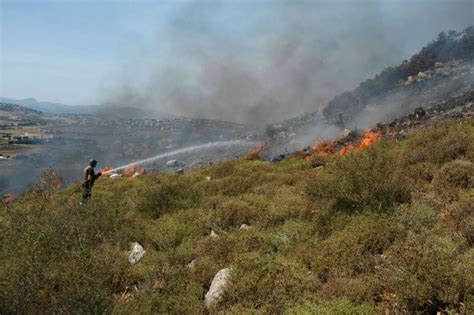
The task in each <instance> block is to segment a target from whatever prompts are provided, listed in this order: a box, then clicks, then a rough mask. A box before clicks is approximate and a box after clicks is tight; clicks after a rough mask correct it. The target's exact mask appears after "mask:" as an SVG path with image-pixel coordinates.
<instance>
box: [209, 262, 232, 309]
mask: <svg viewBox="0 0 474 315" xmlns="http://www.w3.org/2000/svg"><path fill="white" fill-rule="evenodd" d="M229 278H230V269H229V268H224V269H221V270H219V271H218V272H217V273H216V275H215V276H214V279H212V283H211V287H210V288H209V291H207V293H206V296H205V297H204V303H205V305H206V308H207V309H212V308H214V307H215V306H216V305H217V303H219V302H220V301H221V299H222V295H223V294H224V291H225V290H226V288H227V282H228V281H229Z"/></svg>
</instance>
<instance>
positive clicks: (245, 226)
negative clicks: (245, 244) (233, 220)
mask: <svg viewBox="0 0 474 315" xmlns="http://www.w3.org/2000/svg"><path fill="white" fill-rule="evenodd" d="M248 229H250V226H248V225H247V224H245V223H244V224H242V225H241V226H240V228H239V230H248Z"/></svg>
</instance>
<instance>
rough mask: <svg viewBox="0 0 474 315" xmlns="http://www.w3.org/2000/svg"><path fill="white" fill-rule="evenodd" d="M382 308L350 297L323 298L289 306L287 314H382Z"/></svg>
mask: <svg viewBox="0 0 474 315" xmlns="http://www.w3.org/2000/svg"><path fill="white" fill-rule="evenodd" d="M380 312H381V310H380V309H379V308H378V307H376V306H375V305H373V304H370V303H363V304H353V303H351V302H350V301H349V300H348V299H345V298H341V299H335V300H329V301H325V300H321V301H319V302H317V303H306V304H302V305H298V306H293V307H289V308H287V309H286V311H285V314H288V315H291V314H295V315H296V314H308V315H309V314H318V315H333V314H337V315H353V314H360V315H371V314H374V315H375V314H380Z"/></svg>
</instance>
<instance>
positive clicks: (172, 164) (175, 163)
mask: <svg viewBox="0 0 474 315" xmlns="http://www.w3.org/2000/svg"><path fill="white" fill-rule="evenodd" d="M177 165H178V160H169V161H168V162H166V166H177Z"/></svg>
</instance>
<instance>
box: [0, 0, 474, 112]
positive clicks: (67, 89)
mask: <svg viewBox="0 0 474 315" xmlns="http://www.w3.org/2000/svg"><path fill="white" fill-rule="evenodd" d="M473 2H474V1H473V0H423V1H417V0H398V1H397V0H384V1H382V0H378V1H377V0H371V1H364V0H331V1H329V0H326V1H316V0H315V1H286V2H285V1H270V0H266V1H257V0H242V1H237V0H233V1H192V2H191V1H140V0H135V1H132V0H130V1H126V0H123V1H118V0H117V1H81V0H76V1H74V0H64V1H59V0H58V1H43V0H35V1H21V0H17V1H8V0H0V3H1V16H0V27H1V49H0V54H1V57H0V61H1V64H0V66H1V70H0V75H1V76H0V96H4V97H12V98H27V97H34V98H37V99H39V100H47V101H53V102H62V103H67V104H91V103H98V102H128V101H129V102H131V103H140V102H144V103H148V104H149V103H153V102H157V103H160V104H162V105H160V106H161V107H160V109H163V110H167V111H173V109H174V108H179V109H178V110H177V111H178V112H186V111H188V110H190V108H191V107H192V106H194V103H193V102H194V100H197V101H196V102H197V103H198V105H196V110H199V111H201V110H207V109H209V108H208V107H206V106H210V109H212V110H215V111H225V110H228V109H229V106H230V107H232V110H233V111H239V110H240V107H239V106H246V105H242V104H243V103H245V104H250V103H252V104H250V105H251V107H252V106H253V105H254V103H255V104H263V105H262V106H261V107H262V108H265V107H266V106H270V105H268V104H267V103H272V104H273V103H275V102H276V103H281V104H280V106H283V107H285V106H286V107H291V106H293V105H292V104H289V103H290V102H292V101H294V102H295V104H296V105H295V106H296V108H297V111H302V110H307V109H308V108H309V107H310V106H311V104H313V103H314V104H315V105H316V103H319V102H323V101H326V100H327V99H328V98H330V97H331V96H333V95H334V94H337V93H338V92H342V91H343V90H345V89H349V88H353V87H354V86H355V85H356V84H358V83H359V82H360V81H361V80H364V79H367V78H368V77H371V76H373V75H374V74H376V73H378V72H379V71H380V70H382V69H383V68H384V67H385V66H388V65H396V64H398V63H399V62H400V61H401V60H403V59H405V58H408V57H409V56H411V55H412V54H413V53H415V52H416V51H418V50H419V49H420V48H421V47H422V46H423V45H425V44H426V43H427V42H428V41H430V40H431V39H434V38H435V37H436V35H437V33H439V32H440V31H442V30H449V29H455V30H458V31H460V30H462V29H463V28H465V27H466V26H468V25H469V24H473V20H474V11H473V10H474V9H473V6H474V5H473ZM286 89H287V90H286ZM261 91H263V92H261ZM309 91H310V92H309ZM273 94H276V95H277V96H278V97H277V98H276V99H271V100H269V97H270V96H271V95H273ZM295 95H297V96H298V99H296V100H295ZM226 100H229V104H230V105H229V106H227V105H226V106H227V107H226V106H224V107H220V106H219V105H216V104H214V103H220V102H226ZM267 100H269V101H268V102H267ZM190 103H193V105H189V104H190ZM183 104H185V105H183ZM203 104H206V105H203ZM209 104H211V105H209ZM252 110H253V111H256V112H259V111H260V109H259V107H258V106H256V105H255V106H254V107H252ZM284 114H285V113H283V112H282V113H281V115H284ZM224 118H225V117H224ZM242 119H244V118H242Z"/></svg>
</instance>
